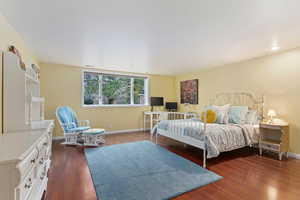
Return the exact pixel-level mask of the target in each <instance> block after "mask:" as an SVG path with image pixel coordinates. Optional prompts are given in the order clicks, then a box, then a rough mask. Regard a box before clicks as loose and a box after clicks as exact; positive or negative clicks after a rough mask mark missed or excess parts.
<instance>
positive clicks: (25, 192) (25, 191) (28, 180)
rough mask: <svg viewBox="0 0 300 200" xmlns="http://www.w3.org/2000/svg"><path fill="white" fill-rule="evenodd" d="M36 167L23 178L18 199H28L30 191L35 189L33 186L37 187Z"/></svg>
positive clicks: (18, 189)
mask: <svg viewBox="0 0 300 200" xmlns="http://www.w3.org/2000/svg"><path fill="white" fill-rule="evenodd" d="M34 172H35V169H32V170H31V171H30V172H29V173H28V174H27V176H26V177H25V178H24V179H22V181H21V183H20V185H19V187H18V188H17V190H16V191H17V194H16V195H17V197H19V198H17V199H22V200H27V199H28V197H29V195H30V192H31V191H32V190H33V187H36V186H35V185H34V184H35V176H34V174H35V173H34Z"/></svg>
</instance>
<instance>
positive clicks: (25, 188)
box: [0, 120, 54, 200]
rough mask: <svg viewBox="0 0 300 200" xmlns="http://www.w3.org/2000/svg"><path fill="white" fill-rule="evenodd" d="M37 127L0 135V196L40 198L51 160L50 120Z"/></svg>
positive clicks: (7, 198) (23, 199)
mask: <svg viewBox="0 0 300 200" xmlns="http://www.w3.org/2000/svg"><path fill="white" fill-rule="evenodd" d="M39 126H40V127H39V128H40V129H33V130H29V131H23V132H16V133H10V134H5V133H4V134H3V135H1V136H0V199H1V200H40V199H41V198H42V195H43V192H44V191H45V190H46V188H47V181H48V178H47V173H48V170H49V168H50V163H51V146H52V131H53V128H54V122H53V121H52V120H45V121H41V122H40V124H39Z"/></svg>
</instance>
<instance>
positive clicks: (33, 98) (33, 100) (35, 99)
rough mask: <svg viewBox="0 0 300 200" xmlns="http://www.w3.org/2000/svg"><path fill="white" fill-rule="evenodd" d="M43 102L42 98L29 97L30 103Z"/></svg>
mask: <svg viewBox="0 0 300 200" xmlns="http://www.w3.org/2000/svg"><path fill="white" fill-rule="evenodd" d="M44 101H45V98H44V97H31V102H36V103H41V102H44Z"/></svg>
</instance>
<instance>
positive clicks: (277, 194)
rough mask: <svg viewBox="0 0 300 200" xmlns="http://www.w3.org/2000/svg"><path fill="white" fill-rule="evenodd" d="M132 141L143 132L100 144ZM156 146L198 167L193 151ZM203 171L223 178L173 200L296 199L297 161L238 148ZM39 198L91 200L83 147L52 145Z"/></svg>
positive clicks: (171, 144) (166, 142) (299, 195)
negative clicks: (43, 191) (42, 192)
mask: <svg viewBox="0 0 300 200" xmlns="http://www.w3.org/2000/svg"><path fill="white" fill-rule="evenodd" d="M138 140H149V134H148V133H143V132H138V133H126V134H125V133H123V134H115V135H109V136H107V137H106V141H107V142H106V144H105V145H112V144H119V143H127V142H132V141H138ZM159 144H160V145H161V146H163V147H165V148H167V149H168V150H170V151H172V152H174V153H176V154H178V155H180V156H183V157H185V158H186V159H189V160H191V161H193V162H195V163H197V164H199V165H201V164H202V152H201V150H199V149H196V148H193V147H190V146H187V147H184V146H183V144H182V143H178V142H175V141H173V140H170V139H167V138H164V137H161V138H160V139H159ZM208 169H209V170H211V171H213V172H215V173H217V174H219V175H221V176H223V177H224V178H223V179H222V180H220V181H217V182H215V183H212V184H209V185H207V186H204V187H201V188H198V189H195V190H193V191H191V192H188V193H185V194H183V195H181V196H178V197H177V198H175V199H176V200H187V199H195V200H198V199H199V200H200V199H205V200H212V199H214V200H215V199H225V200H234V199H243V200H247V199H251V200H253V199H255V200H260V199H262V200H277V199H282V200H289V199H295V200H296V199H297V200H298V199H300V160H296V159H292V158H289V159H284V160H283V161H279V160H277V157H276V155H273V154H271V153H269V154H266V156H258V155H257V151H256V150H255V149H251V148H244V149H240V150H236V151H232V152H226V153H222V154H221V155H220V156H219V157H218V158H214V159H209V160H208ZM162 189H163V188H162ZM44 199H45V200H95V199H97V197H96V193H95V190H94V186H93V182H92V179H91V175H90V172H89V169H88V166H87V164H86V160H85V156H84V153H83V147H79V146H65V145H62V144H60V142H54V143H53V154H52V166H51V169H50V172H49V182H48V189H47V192H46V194H45V198H44Z"/></svg>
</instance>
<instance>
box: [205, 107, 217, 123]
mask: <svg viewBox="0 0 300 200" xmlns="http://www.w3.org/2000/svg"><path fill="white" fill-rule="evenodd" d="M204 115H205V112H202V113H201V120H202V121H203V122H204ZM216 120H217V113H216V112H215V111H213V110H206V123H214V122H216Z"/></svg>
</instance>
